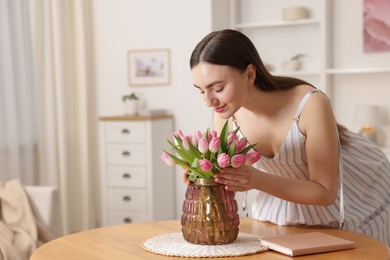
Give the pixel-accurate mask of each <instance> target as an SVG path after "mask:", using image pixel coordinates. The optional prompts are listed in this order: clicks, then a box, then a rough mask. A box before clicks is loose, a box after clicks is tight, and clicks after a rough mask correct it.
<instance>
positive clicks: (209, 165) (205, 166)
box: [199, 159, 213, 172]
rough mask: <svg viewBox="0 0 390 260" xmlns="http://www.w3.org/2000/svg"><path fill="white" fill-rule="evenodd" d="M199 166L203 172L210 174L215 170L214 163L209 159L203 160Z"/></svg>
mask: <svg viewBox="0 0 390 260" xmlns="http://www.w3.org/2000/svg"><path fill="white" fill-rule="evenodd" d="M199 165H200V168H201V169H202V171H204V172H209V171H211V169H212V168H213V165H212V163H211V162H210V161H209V160H207V159H201V160H199Z"/></svg>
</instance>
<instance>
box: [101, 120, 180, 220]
mask: <svg viewBox="0 0 390 260" xmlns="http://www.w3.org/2000/svg"><path fill="white" fill-rule="evenodd" d="M100 124H101V138H102V144H103V149H102V152H101V178H100V179H101V184H102V185H101V187H102V192H101V196H102V206H101V208H102V225H103V226H109V225H118V224H125V223H136V222H142V221H154V220H167V219H174V216H175V214H174V213H175V212H174V211H175V207H174V202H175V199H174V178H173V174H174V167H170V166H168V165H166V164H165V163H164V162H163V161H162V160H161V159H160V155H161V152H162V150H163V149H165V148H166V147H167V142H166V139H167V138H169V137H170V136H171V134H172V131H173V119H172V117H171V116H159V117H138V116H114V117H102V118H100Z"/></svg>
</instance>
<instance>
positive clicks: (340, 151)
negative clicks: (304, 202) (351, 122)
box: [336, 127, 345, 230]
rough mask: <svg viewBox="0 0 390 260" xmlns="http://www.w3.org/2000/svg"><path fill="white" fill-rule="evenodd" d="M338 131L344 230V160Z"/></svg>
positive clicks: (340, 223)
mask: <svg viewBox="0 0 390 260" xmlns="http://www.w3.org/2000/svg"><path fill="white" fill-rule="evenodd" d="M336 131H337V136H338V138H337V140H338V143H339V173H340V174H339V178H340V180H339V183H340V220H339V229H340V230H342V229H343V226H344V216H345V212H344V188H343V187H344V181H343V179H344V159H343V150H342V149H341V141H340V135H339V131H338V130H337V127H336Z"/></svg>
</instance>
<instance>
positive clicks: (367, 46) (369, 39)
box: [363, 0, 390, 52]
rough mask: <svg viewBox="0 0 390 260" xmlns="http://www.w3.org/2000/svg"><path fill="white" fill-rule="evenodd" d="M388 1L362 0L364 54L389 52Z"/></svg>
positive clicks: (389, 5)
mask: <svg viewBox="0 0 390 260" xmlns="http://www.w3.org/2000/svg"><path fill="white" fill-rule="evenodd" d="M389 14H390V1H387V0H364V14H363V30H364V31H363V33H364V36H363V37H364V51H365V52H383V51H390V15H389Z"/></svg>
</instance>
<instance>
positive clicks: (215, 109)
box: [214, 105, 226, 113]
mask: <svg viewBox="0 0 390 260" xmlns="http://www.w3.org/2000/svg"><path fill="white" fill-rule="evenodd" d="M225 107H226V105H223V106H220V107H216V108H214V111H215V112H217V113H221V112H222V111H223V110H224V108H225Z"/></svg>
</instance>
